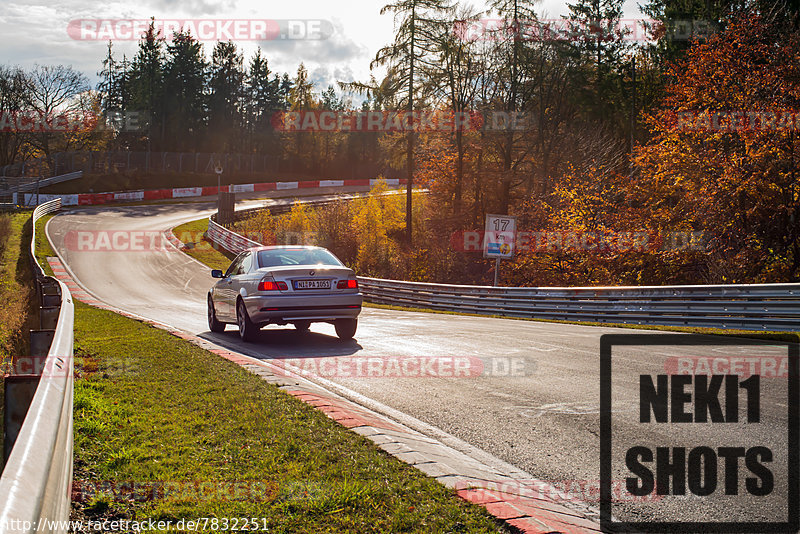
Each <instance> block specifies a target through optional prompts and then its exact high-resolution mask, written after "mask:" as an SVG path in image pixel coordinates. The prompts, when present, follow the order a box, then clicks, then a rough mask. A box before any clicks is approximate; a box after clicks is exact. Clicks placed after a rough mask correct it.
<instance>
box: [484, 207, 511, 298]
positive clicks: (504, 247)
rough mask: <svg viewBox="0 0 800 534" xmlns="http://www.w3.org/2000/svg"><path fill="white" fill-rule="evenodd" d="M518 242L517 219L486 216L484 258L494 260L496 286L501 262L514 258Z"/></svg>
mask: <svg viewBox="0 0 800 534" xmlns="http://www.w3.org/2000/svg"><path fill="white" fill-rule="evenodd" d="M516 242H517V218H516V217H514V216H512V215H486V227H485V232H484V237H483V256H484V257H485V258H494V259H495V265H494V285H495V286H496V285H497V283H498V271H499V270H500V260H502V259H504V258H506V259H510V258H513V257H514V252H515V246H516Z"/></svg>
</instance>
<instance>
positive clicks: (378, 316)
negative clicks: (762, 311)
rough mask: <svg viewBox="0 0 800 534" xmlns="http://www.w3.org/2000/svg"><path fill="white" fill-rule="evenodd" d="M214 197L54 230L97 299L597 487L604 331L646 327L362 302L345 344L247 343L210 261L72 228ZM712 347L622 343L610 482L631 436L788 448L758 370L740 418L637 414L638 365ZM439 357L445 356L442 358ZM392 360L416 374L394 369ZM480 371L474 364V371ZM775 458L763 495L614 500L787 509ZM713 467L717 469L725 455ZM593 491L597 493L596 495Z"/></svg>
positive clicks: (774, 394)
mask: <svg viewBox="0 0 800 534" xmlns="http://www.w3.org/2000/svg"><path fill="white" fill-rule="evenodd" d="M212 209H213V204H211V203H208V202H203V203H186V204H173V205H166V204H159V205H145V206H124V207H114V206H104V207H92V208H76V209H71V210H69V211H66V212H65V213H63V214H61V215H58V216H57V217H55V218H53V219H52V220H51V221H50V223H49V224H48V229H47V231H48V236H49V238H50V240H51V242H52V243H53V245H54V248H55V249H56V250H57V251H58V253H59V254H60V255H61V257H62V259H63V262H64V264H65V265H66V266H67V267H68V269H69V270H70V271H71V273H72V274H73V276H74V277H75V279H76V281H77V282H78V283H79V284H81V285H82V286H83V287H84V288H85V289H87V290H88V291H89V292H90V293H92V294H93V295H94V296H96V297H97V298H98V299H99V300H102V301H104V302H106V303H108V304H111V305H113V306H115V307H117V308H120V309H123V310H126V311H128V312H131V313H135V314H138V315H140V316H143V317H147V318H149V319H153V320H156V321H160V322H163V323H167V324H170V325H172V326H174V327H176V328H180V329H183V330H186V331H188V332H191V333H194V334H200V335H202V336H203V337H206V338H208V339H211V340H214V341H215V342H217V343H220V344H224V345H226V346H227V347H229V348H231V349H233V350H238V351H240V352H242V353H245V354H248V355H250V356H256V357H259V358H273V359H281V360H283V361H284V362H288V363H289V364H290V365H292V366H294V367H300V368H305V369H314V370H316V371H317V372H319V373H321V374H323V376H325V377H326V378H327V379H328V380H330V381H332V382H334V383H336V384H338V385H340V386H343V387H345V388H348V389H350V390H352V391H354V392H357V393H358V394H361V395H363V396H365V397H368V398H369V399H373V400H375V401H377V402H380V403H383V404H385V405H387V406H390V407H392V408H394V409H397V410H399V411H401V412H403V413H406V414H409V415H411V416H413V417H415V418H418V419H420V420H422V421H424V422H425V423H428V424H430V425H433V426H435V427H437V428H439V429H441V430H443V431H445V432H447V433H450V434H452V435H454V436H456V437H458V438H460V439H462V440H464V441H466V442H468V443H470V444H472V445H474V446H476V447H479V448H481V449H483V450H485V451H487V452H489V453H491V454H493V455H495V456H497V457H499V458H501V459H503V460H505V461H507V462H509V463H512V464H514V465H515V466H517V467H519V468H521V469H523V470H525V471H526V472H528V473H530V474H532V475H533V476H535V477H537V478H539V479H542V480H546V481H550V482H551V483H553V484H555V485H557V486H561V487H564V486H565V485H566V487H567V489H568V490H574V489H575V488H577V487H580V486H581V485H583V484H589V485H592V484H594V487H596V483H597V480H598V478H599V471H600V457H599V455H600V438H599V431H600V418H599V413H600V404H599V403H600V400H599V399H600V378H599V376H600V365H599V354H600V348H599V347H600V336H601V334H605V333H632V332H639V333H640V332H643V331H632V330H627V329H616V328H598V327H585V326H574V325H565V324H554V323H544V322H533V321H519V320H510V319H496V318H480V317H468V316H455V315H445V314H429V313H416V312H404V311H391V310H382V309H375V308H365V309H364V311H363V312H362V315H361V317H360V320H359V328H358V332H357V333H356V339H355V340H354V341H351V342H345V343H343V342H341V341H340V340H339V339H338V338H337V337H336V335H335V333H334V330H333V327H332V326H330V325H324V324H314V325H312V327H311V332H310V333H308V334H301V333H298V332H296V331H295V330H294V329H293V327H291V326H287V327H273V326H271V327H268V328H266V329H264V330H263V331H262V332H261V333H260V334H261V339H260V341H259V343H257V344H243V343H241V342H240V341H239V338H238V334H237V331H236V327H235V326H229V327H228V329H227V331H226V332H225V333H224V334H212V333H211V332H209V330H208V327H207V324H206V293H207V291H208V289H209V288H210V287H211V285H212V284H213V283H214V279H212V278H211V277H210V274H209V271H208V269H206V268H205V267H204V266H202V265H201V264H199V263H198V262H196V261H195V260H193V259H191V258H189V257H188V256H186V255H185V254H183V253H181V252H179V251H178V250H177V249H167V250H162V251H138V252H131V251H116V252H103V251H100V252H98V251H81V250H77V248H78V247H76V246H74V243H72V242H69V241H68V240H66V239H65V237H66V236H67V234H68V232H70V231H72V230H88V231H110V230H123V231H163V230H167V229H170V228H172V227H175V226H177V225H179V224H181V223H183V222H187V221H190V220H194V219H198V218H200V217H202V216H207V215H208V214H209V213H211V210H212ZM709 350H710V349H707V348H706V349H698V348H689V349H673V348H666V347H644V348H642V347H632V348H626V349H624V350H615V351H614V353H613V359H612V361H613V384H612V391H613V412H612V421H613V432H612V435H613V447H614V448H613V451H614V458H615V463H614V475H613V477H612V478H613V479H614V483H615V484H620V483H621V484H623V485H624V478H625V477H626V476H630V475H629V473H628V471H627V470H626V469H625V466H624V463H623V462H624V455H625V450H627V449H628V448H629V447H632V446H634V445H644V446H650V447H652V448H653V449H654V448H655V447H656V446H669V445H670V444H674V445H675V446H679V445H680V446H688V447H693V446H700V445H708V446H710V447H712V448H716V447H718V446H734V445H737V446H742V447H745V448H747V447H753V446H756V445H762V444H763V445H766V446H768V447H770V448H771V449H772V450H773V452H774V453H775V454H776V456H778V455H780V454H783V453H785V450H786V446H787V445H786V428H785V425H786V421H785V418H786V411H787V409H786V402H787V401H786V382H787V381H786V379H785V378H772V379H768V378H764V379H762V381H761V388H762V392H761V393H762V396H761V422H760V423H758V424H751V423H747V422H746V421H745V420H744V418H740V421H742V422H738V423H724V424H710V423H709V424H706V425H705V426H700V428H699V429H698V425H681V424H678V423H662V424H650V425H649V426H646V425H643V424H641V423H639V411H638V410H639V404H638V399H639V375H640V374H657V373H658V372H659V371H662V372H663V369H664V368H665V359H666V358H668V357H670V356H673V355H676V354H685V355H694V356H700V355H706V354H707V353H708V351H709ZM711 350H714V351H715V352H714V354H716V355H717V356H729V355H734V353H733V352H731V349H711ZM733 350H734V352H735V351H738V352H736V354H735V355H740V356H752V355H754V354H758V355H762V356H763V355H769V356H774V357H780V356H781V354H785V351H783V352H781V350H780V349H778V348H774V347H769V346H764V347H763V348H762V347H757V348H752V347H751V348H742V349H733ZM703 351H705V352H703ZM442 362H444V365H439V364H441V363H442ZM448 362H449V363H448ZM403 365H405V366H406V367H405V368H404V367H403ZM454 366H461V367H459V369H460V370H461V371H464V369H465V367H464V366H467V367H468V370H467V371H464V372H461V373H458V374H459V376H453V375H454V374H457V373H455V372H454ZM398 369H400V371H401V372H405V371H409V374H411V375H414V376H410V377H406V378H404V377H398V374H397V371H398ZM390 371H391V372H390ZM392 373H394V374H392ZM415 373H417V374H438V375H440V376H436V377H432V376H422V377H420V376H416V375H415ZM475 374H478V375H479V376H472V375H475ZM381 375H382V376H381ZM387 375H388V376H387ZM465 375H466V376H465ZM690 389H691V388H687V391H689V390H690ZM740 391H743V390H740ZM740 397H741V398H740V405H741V413H745V410H744V407H743V404H744V403H743V400H742V399H743V397H744V393H742V394H741V395H740ZM688 411H691V409H688ZM620 458H622V460H620ZM720 462H722V459H720ZM769 467H770V469H771V470H772V472H773V473H774V476H775V490H774V491H773V492H772V494H771V495H769V496H767V497H752V496H749V495H748V496H746V497H745V496H743V495H738V496H736V497H733V496H724V495H720V493H721V490H718V491H717V492H716V493H714V494H713V495H711V496H708V497H697V496H694V495H692V496H683V497H665V498H662V499H656V500H655V501H653V502H622V503H619V504H618V505H615V506H614V509H613V512H614V514H615V516H617V517H618V518H621V519H626V520H631V521H648V520H660V521H670V520H672V521H676V520H687V517H689V518H690V520H693V521H703V520H706V521H722V520H727V521H785V520H786V508H787V503H786V495H787V490H786V485H787V480H786V465H785V463H782V462H774V463H773V464H772V465H770V466H769ZM718 471H719V473H720V481H722V479H723V477H722V474H721V473H723V471H724V469H723V463H720V464H719V466H718ZM738 476H739V490H740V493H744V492H745V489H744V488H745V477H746V476H752V475H751V473H750V472H749V471H748V470H747V468H746V467H745V465H744V460H740V462H739V474H738ZM720 486H722V482H720ZM595 496H596V495H595ZM587 500H589V501H591V496H587ZM590 504H595V505H596V503H593V502H590Z"/></svg>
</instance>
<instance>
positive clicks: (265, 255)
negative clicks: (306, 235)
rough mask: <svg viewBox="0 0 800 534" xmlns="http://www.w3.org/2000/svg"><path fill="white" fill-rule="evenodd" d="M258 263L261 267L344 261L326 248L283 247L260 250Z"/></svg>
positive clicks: (338, 263)
mask: <svg viewBox="0 0 800 534" xmlns="http://www.w3.org/2000/svg"><path fill="white" fill-rule="evenodd" d="M258 265H259V267H279V266H281V265H342V262H340V261H339V259H338V258H337V257H336V256H334V255H333V254H331V253H330V252H328V251H327V250H325V249H324V248H281V249H274V250H261V251H259V252H258Z"/></svg>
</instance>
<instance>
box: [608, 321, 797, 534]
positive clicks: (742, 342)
mask: <svg viewBox="0 0 800 534" xmlns="http://www.w3.org/2000/svg"><path fill="white" fill-rule="evenodd" d="M788 337H791V338H793V341H776V340H773V339H766V338H765V339H748V338H737V337H733V336H730V337H728V336H713V337H712V336H707V335H700V334H603V335H602V336H600V525H601V529H602V530H603V532H616V531H633V532H674V531H676V530H681V531H694V532H797V531H798V530H800V359H799V358H798V355H799V354H800V351H798V341H800V336H797V335H793V336H787V338H788ZM765 343H769V344H772V345H785V346H786V349H787V353H788V357H789V376H788V397H789V398H788V399H787V403H786V404H787V406H788V417H787V421H788V427H789V428H788V432H787V433H788V445H789V449H788V456H789V457H788V458H787V464H788V469H789V473H788V477H787V480H788V485H789V495H788V499H787V500H788V510H787V521H786V522H757V521H755V522H751V521H743V522H738V521H736V522H733V521H729V522H723V521H710V522H708V521H694V522H692V521H653V522H646V523H645V522H630V521H627V522H626V521H614V520H613V519H612V516H611V505H612V503H611V497H612V494H611V349H612V348H613V347H614V346H677V347H683V346H690V345H695V346H697V345H699V346H710V347H720V346H722V347H725V346H728V347H731V346H736V347H743V346H763V345H764V344H765Z"/></svg>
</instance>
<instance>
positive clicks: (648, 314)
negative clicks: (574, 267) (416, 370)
mask: <svg viewBox="0 0 800 534" xmlns="http://www.w3.org/2000/svg"><path fill="white" fill-rule="evenodd" d="M359 285H360V286H361V289H362V292H363V293H364V297H365V298H366V299H367V300H368V301H369V302H374V303H376V304H390V305H395V306H408V307H417V308H427V309H432V310H440V311H454V312H465V313H474V314H479V315H499V316H503V317H524V318H535V319H549V320H562V321H578V322H595V323H622V324H638V325H659V326H702V327H711V328H725V329H743V330H778V331H800V284H751V285H747V284H742V285H705V286H700V285H698V286H641V287H566V288H536V287H530V288H529V287H491V286H465V285H446V284H426V283H419V282H404V281H399V280H381V279H377V278H359Z"/></svg>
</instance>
